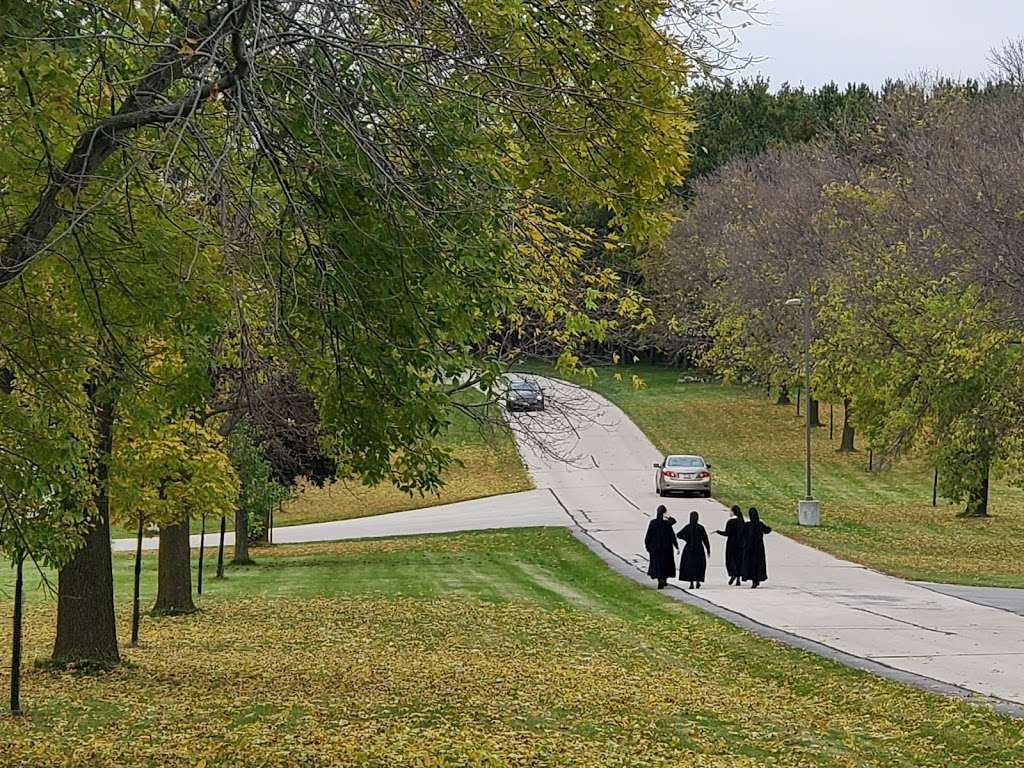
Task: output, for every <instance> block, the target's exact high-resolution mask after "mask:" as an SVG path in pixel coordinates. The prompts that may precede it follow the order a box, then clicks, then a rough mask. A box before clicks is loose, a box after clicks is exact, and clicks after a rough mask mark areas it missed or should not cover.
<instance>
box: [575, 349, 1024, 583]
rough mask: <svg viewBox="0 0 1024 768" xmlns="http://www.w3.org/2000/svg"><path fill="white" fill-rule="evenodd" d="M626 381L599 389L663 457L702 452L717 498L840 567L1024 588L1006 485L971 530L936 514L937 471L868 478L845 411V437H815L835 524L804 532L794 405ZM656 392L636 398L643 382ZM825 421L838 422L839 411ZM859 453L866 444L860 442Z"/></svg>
mask: <svg viewBox="0 0 1024 768" xmlns="http://www.w3.org/2000/svg"><path fill="white" fill-rule="evenodd" d="M620 373H621V374H622V379H623V380H622V381H615V380H614V379H613V375H612V373H611V372H610V371H602V372H600V375H599V378H598V380H597V381H596V382H594V384H593V388H594V389H596V390H597V391H598V392H601V393H602V394H604V395H605V396H606V397H608V398H609V399H611V400H612V401H613V402H615V403H616V404H617V405H619V406H620V407H621V408H622V409H623V410H624V411H626V413H628V414H629V416H630V417H631V418H632V419H633V420H634V421H635V422H636V423H637V425H638V426H639V427H640V428H641V429H642V430H643V431H644V432H645V433H646V434H647V435H648V437H649V438H650V439H651V441H652V442H653V443H654V444H655V445H656V446H657V447H658V448H659V449H660V450H662V451H664V452H666V453H670V452H686V451H693V452H697V453H702V454H703V455H705V456H706V457H707V460H708V461H709V462H710V463H711V464H712V465H713V467H714V469H713V476H714V492H715V496H716V497H717V498H718V499H719V500H721V501H722V502H724V503H726V504H729V505H731V504H734V503H735V504H740V505H741V506H743V507H744V509H746V508H747V507H749V506H756V507H758V509H759V510H761V513H762V517H764V518H767V520H768V522H769V524H770V525H772V526H775V527H776V528H778V529H779V530H781V531H783V532H785V533H786V534H787V535H790V536H792V537H793V538H796V539H798V540H800V541H803V542H805V543H807V544H810V545H812V546H815V547H818V548H820V549H824V550H826V551H828V552H831V553H833V554H835V555H837V556H838V557H842V558H845V559H848V560H852V561H854V562H859V563H863V564H865V565H868V566H870V567H872V568H876V569H878V570H881V571H884V572H887V573H891V574H893V575H896V576H901V577H903V578H908V579H920V580H926V581H937V582H950V583H958V584H976V585H990V586H1010V587H1024V558H1022V557H1021V556H1020V542H1021V541H1024V493H1022V492H1021V491H1020V490H1018V489H1015V488H1011V487H1009V486H1007V485H1005V484H1000V483H997V484H996V485H995V486H994V487H993V489H992V496H991V505H990V513H991V517H990V518H988V519H982V520H966V519H963V518H960V517H958V516H957V515H958V512H959V511H960V508H959V507H956V506H952V505H950V504H948V503H946V502H945V501H944V500H942V499H941V498H940V499H939V504H938V506H937V507H934V508H933V507H932V506H931V496H932V471H931V469H930V468H928V467H927V466H925V465H924V464H923V462H921V461H919V460H915V459H913V458H910V459H905V460H902V461H900V462H898V463H897V464H896V465H895V466H893V467H891V468H888V469H885V470H883V471H877V470H876V471H874V472H869V471H868V454H867V451H860V452H858V453H855V454H839V453H837V452H836V448H837V447H838V445H839V432H840V428H841V424H842V407H841V406H836V407H835V408H834V418H835V439H834V440H831V441H830V440H829V437H828V427H827V426H825V427H824V428H818V429H815V431H814V437H813V446H812V455H813V483H814V496H815V498H817V499H820V500H821V502H822V520H823V524H822V525H821V527H819V528H802V527H800V526H798V525H797V523H796V500H797V499H798V498H801V497H802V496H803V494H804V431H803V419H802V418H801V417H798V416H797V415H796V409H795V406H794V405H791V406H777V405H775V404H774V398H771V399H770V398H768V397H767V395H766V394H765V393H764V391H763V390H757V389H752V388H750V387H740V386H729V385H722V384H693V383H680V382H679V377H680V376H681V375H686V374H685V373H684V372H680V371H675V370H671V369H666V368H656V367H635V368H634V367H624V368H622V369H621V370H620ZM633 374H638V375H639V376H641V377H642V378H643V380H644V381H645V383H646V386H645V387H644V388H643V389H640V390H636V389H634V388H633V387H632V386H631V384H630V380H631V376H632V375H633ZM821 417H822V420H823V421H825V423H826V425H827V423H828V405H827V404H824V403H823V404H822V406H821ZM858 447H862V446H860V443H859V441H858Z"/></svg>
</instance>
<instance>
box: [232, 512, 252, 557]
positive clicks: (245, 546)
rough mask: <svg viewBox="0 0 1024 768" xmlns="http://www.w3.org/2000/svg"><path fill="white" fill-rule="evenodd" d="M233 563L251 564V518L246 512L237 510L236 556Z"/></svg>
mask: <svg viewBox="0 0 1024 768" xmlns="http://www.w3.org/2000/svg"><path fill="white" fill-rule="evenodd" d="M231 563H232V565H250V564H251V563H252V558H251V557H249V520H248V518H247V516H246V514H245V512H243V511H241V510H235V556H234V557H233V558H232V559H231Z"/></svg>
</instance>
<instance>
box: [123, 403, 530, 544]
mask: <svg viewBox="0 0 1024 768" xmlns="http://www.w3.org/2000/svg"><path fill="white" fill-rule="evenodd" d="M445 439H446V440H447V441H448V442H449V444H450V445H451V448H452V453H453V455H454V457H455V459H456V463H455V464H454V465H453V466H452V467H451V468H450V469H449V470H448V471H447V472H446V473H445V485H444V487H443V488H441V489H440V491H438V492H437V493H426V494H412V495H410V494H408V493H406V492H404V491H401V490H399V489H398V488H396V487H395V486H394V485H391V484H390V483H385V484H382V485H378V486H373V487H370V486H364V485H359V484H357V483H349V482H338V483H333V484H330V485H327V486H325V487H323V488H317V487H316V486H315V485H312V484H309V483H301V484H300V485H299V487H298V489H297V492H296V494H295V495H294V497H293V498H292V499H290V500H288V501H286V502H285V503H284V506H283V508H282V509H281V510H280V511H279V512H276V513H275V515H274V527H278V526H287V525H302V524H305V523H322V522H327V521H330V520H348V519H350V518H355V517H369V516H371V515H383V514H387V513H388V512H402V511H405V510H407V509H418V508H420V507H432V506H437V505H439V504H452V503H455V502H458V501H467V500H469V499H480V498H484V497H486V496H496V495H498V494H502V493H515V492H517V491H528V490H530V489H531V488H532V487H533V484H532V483H531V481H530V477H529V475H528V474H527V473H526V467H525V466H524V465H523V461H522V459H521V458H520V457H519V453H518V451H516V447H515V444H514V443H513V441H512V438H511V436H510V435H509V434H508V433H507V432H503V431H501V430H497V429H493V428H490V427H484V428H481V426H480V425H478V424H477V423H475V422H473V421H472V420H471V419H470V418H469V417H467V416H464V415H462V414H456V415H455V416H454V418H453V420H452V425H451V428H450V429H449V431H448V433H447V435H446V437H445ZM200 525H201V523H200V521H199V520H197V519H193V520H192V521H191V526H192V532H193V533H199V530H200ZM219 526H220V521H219V519H217V520H212V519H211V520H207V521H206V530H207V533H211V532H213V531H215V530H219ZM233 529H234V520H230V519H229V520H228V521H227V530H229V531H230V530H233ZM134 535H135V530H134V529H133V528H130V526H123V525H117V524H115V525H114V526H113V527H112V529H111V536H112V537H113V538H129V537H132V536H134Z"/></svg>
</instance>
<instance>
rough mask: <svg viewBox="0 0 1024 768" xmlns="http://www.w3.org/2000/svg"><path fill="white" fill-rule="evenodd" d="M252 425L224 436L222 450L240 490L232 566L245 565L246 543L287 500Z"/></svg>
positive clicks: (243, 426)
mask: <svg viewBox="0 0 1024 768" xmlns="http://www.w3.org/2000/svg"><path fill="white" fill-rule="evenodd" d="M257 435H258V433H257V432H256V430H255V428H254V427H252V425H250V424H248V423H246V422H242V423H241V424H240V425H239V426H238V427H237V428H236V429H235V430H234V431H232V433H231V434H230V435H229V436H228V439H227V444H226V450H227V454H228V456H229V457H230V460H231V464H232V465H233V466H234V469H235V472H237V473H238V478H239V482H240V489H239V493H238V497H237V500H236V502H235V556H234V559H233V560H232V563H233V564H235V565H248V564H250V563H251V562H252V558H250V557H249V540H250V538H251V537H252V536H253V535H254V534H258V533H259V527H258V526H260V525H263V524H264V521H265V520H269V518H270V515H269V512H270V510H271V509H272V508H273V507H274V505H276V504H278V503H279V502H281V501H283V500H284V499H286V498H287V497H288V490H287V489H286V488H285V487H284V486H282V485H280V484H279V483H277V482H275V480H274V477H273V467H272V466H271V465H270V462H268V461H267V459H266V456H265V455H264V453H263V449H262V447H261V446H260V444H259V442H258V438H257Z"/></svg>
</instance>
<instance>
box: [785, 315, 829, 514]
mask: <svg viewBox="0 0 1024 768" xmlns="http://www.w3.org/2000/svg"><path fill="white" fill-rule="evenodd" d="M786 306H787V307H801V308H802V309H803V311H804V391H805V392H806V393H807V407H806V408H805V409H804V441H805V450H804V476H805V482H806V488H805V493H804V498H803V499H801V500H800V501H799V502H798V503H797V517H798V519H799V521H800V525H812V526H813V525H820V524H821V504H819V503H818V502H817V501H815V500H814V496H813V495H811V300H810V296H805V297H803V298H799V299H789V300H788V301H787V302H786Z"/></svg>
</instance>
